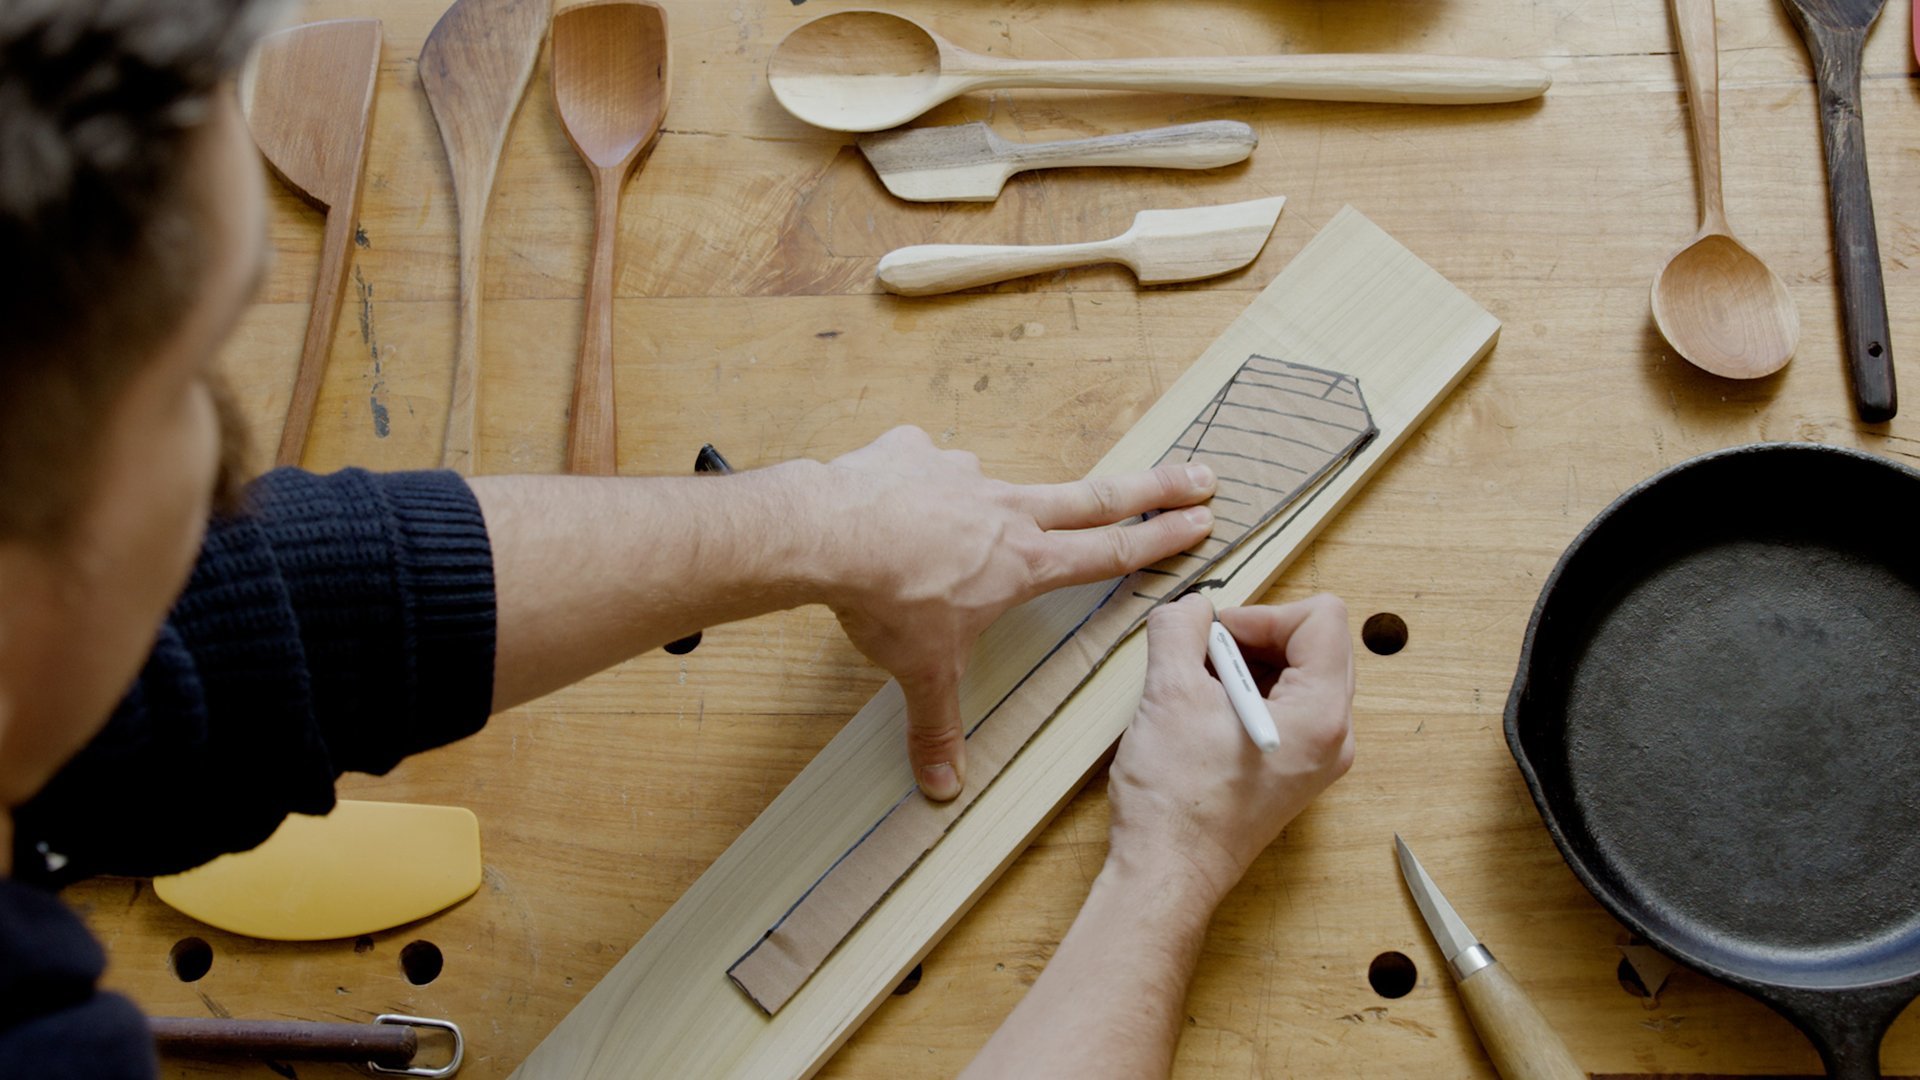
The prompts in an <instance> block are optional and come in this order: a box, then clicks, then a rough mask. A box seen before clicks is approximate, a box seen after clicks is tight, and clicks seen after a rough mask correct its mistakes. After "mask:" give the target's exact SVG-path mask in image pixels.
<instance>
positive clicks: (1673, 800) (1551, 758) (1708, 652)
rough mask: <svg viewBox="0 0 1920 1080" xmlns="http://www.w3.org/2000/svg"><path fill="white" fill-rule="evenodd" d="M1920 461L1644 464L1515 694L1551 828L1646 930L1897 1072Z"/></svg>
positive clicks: (1912, 860)
mask: <svg viewBox="0 0 1920 1080" xmlns="http://www.w3.org/2000/svg"><path fill="white" fill-rule="evenodd" d="M1916 505H1920V472H1915V471H1914V470H1912V469H1908V468H1904V467H1902V466H1899V465H1895V464H1893V463H1892V462H1889V461H1886V460H1883V459H1881V458H1877V457H1873V456H1871V455H1868V454H1862V453H1858V452H1855V451H1851V450H1839V449H1834V448H1831V447H1824V446H1813V445H1806V444H1789V443H1764V444H1757V445H1753V446H1744V447H1739V448H1736V449H1732V450H1724V451H1720V452H1717V453H1712V454H1707V455H1705V456H1702V457H1697V458H1694V459H1693V460H1691V461H1688V462H1685V463H1683V464H1681V465H1676V466H1674V467H1673V468H1671V469H1668V470H1667V471H1666V472H1663V473H1661V474H1660V475H1658V476H1656V477H1654V478H1653V479H1651V480H1648V481H1646V482H1645V483H1643V484H1641V485H1639V486H1638V487H1636V488H1634V489H1633V490H1631V491H1628V492H1627V493H1626V494H1625V495H1622V496H1621V497H1620V498H1619V499H1617V500H1615V501H1614V503H1613V505H1612V506H1609V507H1607V509H1606V510H1605V511H1603V512H1602V513H1601V514H1600V516H1599V517H1597V518H1595V519H1594V521H1593V523H1592V524H1591V525H1588V526H1587V528H1586V531H1584V532H1582V533H1581V534H1580V536H1579V538H1578V539H1576V540H1575V541H1574V542H1573V546H1572V547H1570V548H1569V549H1568V550H1567V553H1566V554H1565V555H1563V556H1561V559H1560V563H1559V565H1558V566H1556V567H1554V570H1553V574H1552V575H1551V576H1550V577H1548V579H1547V582H1546V586H1545V588H1544V589H1543V590H1542V591H1541V594H1540V603H1539V605H1538V606H1537V607H1536V608H1535V609H1534V612H1533V620H1532V622H1531V623H1530V624H1529V625H1528V626H1527V637H1526V643H1525V645H1524V647H1523V648H1522V650H1521V653H1520V672H1519V675H1518V677H1517V678H1516V680H1515V681H1514V686H1513V693H1512V695H1511V696H1510V697H1509V698H1508V699H1507V715H1506V729H1507V744H1508V746H1510V747H1511V748H1512V750H1513V756H1514V758H1515V760H1517V761H1518V762H1519V763H1520V771H1521V772H1522V773H1524V774H1525V775H1526V779H1527V786H1528V787H1529V788H1531V789H1532V791H1533V799H1534V802H1535V803H1536V804H1537V805H1538V806H1539V808H1540V816H1541V818H1542V819H1544V820H1545V822H1546V825H1547V831H1548V832H1550V833H1552V834H1553V839H1554V842H1555V843H1556V844H1558V845H1559V847H1560V852H1561V854H1563V855H1565V856H1566V859H1567V863H1568V865H1570V866H1571V867H1572V868H1573V872H1574V873H1575V874H1577V875H1578V876H1579V878H1580V880H1581V882H1582V883H1583V884H1585V885H1586V887H1587V888H1588V890H1589V891H1591V892H1592V893H1593V895H1594V897H1595V898H1596V899H1598V900H1599V901H1600V902H1601V903H1602V904H1604V905H1605V906H1606V908H1607V910H1609V911H1611V912H1612V913H1613V914H1614V915H1615V916H1616V917H1617V918H1619V920H1620V921H1621V922H1623V923H1625V924H1626V925H1627V926H1628V927H1630V928H1631V929H1632V930H1633V931H1634V932H1635V933H1637V934H1639V935H1640V936H1641V937H1644V938H1646V939H1647V940H1648V941H1650V942H1652V943H1653V944H1655V945H1656V946H1658V947H1659V948H1661V949H1662V950H1663V951H1665V952H1667V953H1669V954H1671V955H1672V956H1674V957H1675V958H1676V959H1678V960H1681V961H1682V962H1684V963H1686V964H1688V965H1689V966H1691V967H1694V968H1697V969H1698V970H1700V971H1702V972H1705V973H1706V974H1708V975H1711V976H1713V977H1715V978H1717V979H1720V980H1721V981H1723V982H1726V983H1729V984H1731V985H1733V986H1736V987H1738V988H1740V989H1742V990H1745V991H1746V992H1748V993H1750V994H1752V995H1754V996H1755V997H1757V998H1759V999H1760V1000H1762V1001H1764V1002H1766V1003H1767V1004H1768V1005H1771V1006H1772V1007H1773V1008H1775V1009H1777V1010H1778V1011H1779V1012H1781V1013H1782V1014H1784V1015H1785V1016H1786V1017H1787V1018H1788V1019H1789V1020H1791V1021H1793V1022H1794V1023H1795V1024H1796V1025H1798V1026H1799V1027H1800V1029H1801V1030H1802V1031H1804V1032H1806V1034H1807V1036H1808V1037H1809V1038H1811V1039H1812V1040H1813V1042H1814V1045H1815V1046H1817V1047H1818V1048H1819V1050H1820V1056H1821V1059H1822V1060H1823V1061H1825V1062H1826V1066H1827V1070H1828V1074H1829V1075H1830V1076H1834V1077H1844V1078H1849V1080H1856V1078H1870V1077H1878V1076H1879V1075H1880V1067H1879V1057H1880V1038H1881V1036H1882V1035H1883V1034H1884V1033H1885V1031H1886V1029H1887V1026H1888V1025H1889V1024H1891V1023H1892V1022H1893V1019H1894V1017H1896V1016H1897V1015H1899V1013H1900V1010H1901V1009H1903V1008H1904V1007H1905V1006H1906V1005H1907V1003H1908V1002H1910V1001H1911V1000H1912V999H1913V998H1914V996H1915V994H1916V993H1920V542H1916V540H1915V539H1914V538H1913V536H1912V535H1911V534H1910V533H1909V532H1908V531H1907V528H1906V523H1908V522H1910V521H1912V520H1913V519H1912V518H1909V517H1907V516H1906V515H1907V514H1908V513H1911V512H1912V511H1911V508H1912V507H1914V506H1916Z"/></svg>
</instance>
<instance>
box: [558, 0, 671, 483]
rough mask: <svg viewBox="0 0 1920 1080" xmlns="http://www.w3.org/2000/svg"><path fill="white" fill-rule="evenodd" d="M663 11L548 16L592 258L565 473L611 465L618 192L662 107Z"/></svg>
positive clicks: (587, 8)
mask: <svg viewBox="0 0 1920 1080" xmlns="http://www.w3.org/2000/svg"><path fill="white" fill-rule="evenodd" d="M667 89H668V81H667V13H666V10H665V9H663V8H662V7H661V6H660V5H659V4H655V3H650V2H648V0H595V2H593V3H586V4H579V5H576V6H574V7H570V8H566V9H565V10H563V11H561V12H560V13H559V14H557V15H555V16H554V17H553V101H554V105H555V108H556V109H557V111H558V112H559V114H560V123H561V126H562V127H564V128H565V129H566V132H567V140H568V141H569V142H571V143H573V148H574V149H575V150H577V151H579V153H580V157H581V160H583V161H585V162H586V163H587V167H588V168H589V169H590V170H592V172H593V202H594V226H593V264H592V269H591V270H590V271H589V277H588V282H587V316H586V320H587V325H586V331H585V333H584V334H583V335H582V338H581V342H580V366H579V368H578V370H577V372H576V373H575V376H574V383H573V410H572V423H571V424H570V427H569V431H568V436H567V471H568V472H571V473H583V474H586V475H591V476H612V475H613V474H614V473H615V472H616V471H618V462H619V453H618V446H617V444H616V430H617V427H618V425H617V422H616V420H615V416H614V398H613V282H614V278H615V277H616V267H615V263H614V244H615V241H616V240H617V238H618V237H619V233H620V192H621V189H622V188H624V187H625V186H626V183H627V178H628V177H629V176H632V175H633V172H634V170H635V169H637V168H639V166H640V163H641V162H642V161H644V160H645V159H646V156H647V152H648V150H649V149H650V148H651V147H652V146H653V141H654V139H655V138H656V137H657V136H658V135H659V134H660V124H661V121H663V120H664V119H666V115H667Z"/></svg>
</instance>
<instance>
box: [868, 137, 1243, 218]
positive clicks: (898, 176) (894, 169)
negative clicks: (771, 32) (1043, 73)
mask: <svg viewBox="0 0 1920 1080" xmlns="http://www.w3.org/2000/svg"><path fill="white" fill-rule="evenodd" d="M1259 143H1260V140H1259V138H1258V137H1257V136H1255V135H1254V133H1253V128H1251V127H1249V126H1248V125H1246V124H1242V123H1240V122H1239V121H1237V120H1208V121H1204V122H1202V123H1198V124H1176V125H1174V126H1172V127H1161V128H1153V129H1151V130H1148V131H1129V132H1124V133H1122V134H1118V135H1101V136H1098V137H1096V138H1091V139H1063V140H1060V141H1058V142H1035V143H1022V142H1012V141H1010V140H1007V139H1003V138H1001V137H1000V136H998V135H996V134H994V132H993V129H992V128H990V127H988V126H987V125H985V124H982V123H972V124H953V125H949V126H944V127H923V128H904V129H900V130H897V131H883V132H880V133H878V134H874V135H862V136H861V137H860V142H859V145H860V152H861V153H863V154H865V155H866V156H867V161H868V163H869V164H871V165H872V166H873V171H874V172H876V173H878V174H880V182H881V183H883V184H885V185H887V190H888V191H891V192H893V194H894V195H895V196H896V197H898V198H902V199H906V200H907V201H909V202H992V201H993V200H994V199H996V198H999V197H1000V189H1001V187H1002V186H1004V185H1005V184H1006V182H1007V178H1008V177H1010V176H1012V175H1013V174H1014V173H1018V172H1026V171H1027V170H1029V169H1066V168H1076V167H1081V166H1089V165H1135V166H1144V167H1148V168H1159V169H1216V168H1219V167H1220V166H1222V165H1232V164H1233V163H1234V162H1237V161H1245V160H1246V159H1247V156H1248V155H1249V154H1252V153H1253V148H1254V147H1255V146H1258V145H1259Z"/></svg>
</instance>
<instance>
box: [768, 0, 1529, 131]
mask: <svg viewBox="0 0 1920 1080" xmlns="http://www.w3.org/2000/svg"><path fill="white" fill-rule="evenodd" d="M767 81H768V82H769V83H770V84H771V85H772V87H773V96H774V97H776V98H778V99H779V100H780V104H782V105H784V106H786V108H787V111H788V112H790V113H792V114H793V115H795V116H797V117H799V118H800V119H802V120H805V121H806V122H807V123H809V124H815V125H817V126H819V127H823V128H830V129H832V130H835V131H880V130H882V129H884V128H890V127H898V126H900V125H901V124H904V123H906V122H907V121H909V120H912V119H913V118H914V117H916V116H919V115H920V114H921V113H923V112H926V111H927V110H928V109H931V108H933V107H934V106H935V105H939V104H941V103H942V102H945V101H950V100H952V99H953V98H955V97H958V96H959V95H961V94H964V93H966V92H968V91H969V90H993V89H1003V88H1006V87H1015V86H1036V87H1053V88H1056V89H1064V90H1149V91H1157V92H1161V93H1180V94H1240V95H1245V96H1248V97H1277V98H1310V99H1315V100H1320V101H1389V102H1425V103H1430V104H1443V105H1459V104H1468V103H1476V102H1498V101H1519V100H1521V99H1523V98H1533V97H1539V96H1540V95H1541V94H1544V93H1546V91H1547V87H1548V86H1549V85H1550V84H1551V83H1552V81H1553V80H1552V77H1551V76H1549V75H1548V74H1547V73H1546V72H1545V71H1543V70H1542V69H1540V68H1538V67H1535V66H1534V65H1532V64H1526V63H1521V62H1519V61H1515V60H1477V59H1456V58H1453V57H1436V56H1393V55H1365V54H1359V53H1355V54H1349V55H1332V56H1224V57H1191V58H1185V59H1152V60H1017V59H1012V58H1002V57H997V56H985V55H982V54H980V53H975V52H969V51H967V50H966V49H962V48H960V47H959V46H957V45H955V44H953V43H952V42H950V41H948V40H946V39H945V38H942V37H940V36H939V35H938V34H935V33H934V32H933V31H931V30H928V29H927V28H926V27H924V26H921V25H920V24H919V23H917V22H914V21H913V20H912V19H907V18H903V17H901V16H899V15H892V14H889V13H887V12H884V11H842V12H839V13H837V14H833V15H827V16H823V17H821V18H818V19H815V20H814V21H812V22H810V23H807V24H806V25H804V26H802V27H800V28H799V29H797V30H795V31H794V32H793V33H791V34H789V35H787V38H786V40H785V41H782V42H781V43H780V44H779V46H778V47H777V48H775V49H774V50H773V59H772V60H771V61H769V63H768V64H767Z"/></svg>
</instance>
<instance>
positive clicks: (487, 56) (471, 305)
mask: <svg viewBox="0 0 1920 1080" xmlns="http://www.w3.org/2000/svg"><path fill="white" fill-rule="evenodd" d="M548 3H549V0H454V4H453V6H452V7H450V8H448V9H447V11H446V14H444V15H442V16H440V21H439V22H437V23H435V24H434V27H433V32H432V33H430V34H428V35H427V41H426V44H424V45H422V46H421V47H420V86H421V88H422V89H424V90H425V91H426V93H427V103H428V104H429V105H431V106H433V119H434V122H435V123H436V124H438V125H439V126H440V141H441V142H442V143H443V144H445V146H446V149H447V161H448V163H449V164H450V165H451V166H452V168H453V198H454V203H455V205H456V206H457V207H458V210H459V213H460V337H459V345H458V346H456V348H455V352H454V360H453V389H452V393H451V395H450V398H449V401H448V407H447V437H446V443H445V449H444V450H442V452H441V457H440V464H441V465H443V466H445V467H446V468H449V469H458V470H459V471H461V472H463V473H467V472H472V471H473V443H474V429H475V427H476V426H477V424H478V418H479V412H478V406H479V399H478V396H477V391H478V384H479V379H480V270H481V266H482V256H483V254H484V253H485V247H484V244H485V239H486V222H487V203H488V202H489V201H491V200H492V198H493V179H494V175H495V173H496V172H498V171H499V168H500V153H501V151H502V150H504V149H505V148H506V144H507V130H508V128H509V127H511V126H512V124H513V113H514V108H515V106H517V105H518V104H519V103H520V98H521V95H523V94H525V93H526V90H527V83H528V82H529V81H530V80H531V79H532V78H533V65H534V61H535V60H537V59H539V56H540V40H541V38H543V37H545V36H546V32H547V14H548V11H549V7H548Z"/></svg>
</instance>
